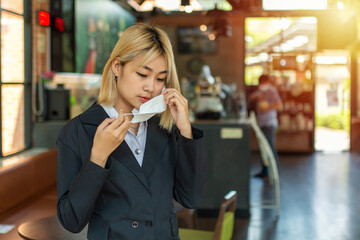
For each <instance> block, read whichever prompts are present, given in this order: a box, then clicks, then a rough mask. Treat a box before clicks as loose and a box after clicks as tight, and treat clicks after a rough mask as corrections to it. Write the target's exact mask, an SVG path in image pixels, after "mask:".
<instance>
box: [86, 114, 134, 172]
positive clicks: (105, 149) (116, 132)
mask: <svg viewBox="0 0 360 240" xmlns="http://www.w3.org/2000/svg"><path fill="white" fill-rule="evenodd" d="M129 126H130V121H129V119H128V118H127V117H126V116H124V114H123V113H122V112H120V113H119V116H118V118H115V117H114V118H106V119H105V120H104V121H103V122H102V123H101V124H100V125H99V126H98V128H97V130H96V133H95V137H94V144H93V147H92V149H91V156H90V161H92V162H94V163H96V164H97V165H99V166H101V167H105V164H106V161H107V159H108V157H109V155H110V154H111V153H112V152H113V151H114V150H115V149H116V148H117V147H118V146H119V145H120V144H121V143H122V141H124V138H125V135H126V132H127V130H128V129H129Z"/></svg>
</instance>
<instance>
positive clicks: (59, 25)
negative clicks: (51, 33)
mask: <svg viewBox="0 0 360 240" xmlns="http://www.w3.org/2000/svg"><path fill="white" fill-rule="evenodd" d="M55 29H56V30H58V31H59V32H64V30H65V28H64V20H63V19H62V18H59V17H56V18H55Z"/></svg>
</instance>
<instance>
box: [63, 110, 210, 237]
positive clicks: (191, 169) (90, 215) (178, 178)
mask: <svg viewBox="0 0 360 240" xmlns="http://www.w3.org/2000/svg"><path fill="white" fill-rule="evenodd" d="M108 117H109V116H108V115H107V114H106V112H105V111H104V109H103V108H102V107H101V106H100V105H97V104H94V105H93V106H91V107H90V108H89V109H88V110H86V111H85V112H84V113H82V114H81V115H79V116H77V117H75V118H74V119H72V120H70V121H69V122H68V123H67V124H66V125H65V126H64V127H63V129H62V130H61V132H60V135H59V137H58V141H57V144H58V166H57V191H58V198H57V215H58V218H59V221H60V222H61V224H62V225H63V226H64V227H65V228H66V229H67V230H69V231H71V232H80V231H81V230H82V229H83V228H84V227H85V226H86V224H89V226H88V239H89V240H93V239H99V240H105V239H124V240H126V239H129V240H150V239H151V240H167V239H179V236H178V224H177V218H176V212H175V209H174V206H173V203H172V199H173V198H175V200H177V201H178V202H179V203H180V204H182V205H183V206H184V207H188V208H196V207H197V205H198V204H199V202H200V199H201V195H202V190H203V186H204V183H205V178H206V171H207V158H206V152H205V146H204V138H203V133H202V131H200V130H198V129H195V128H192V132H193V136H194V139H187V138H185V137H183V136H181V135H180V133H179V131H178V130H177V129H176V128H175V127H174V130H173V131H172V133H168V132H167V131H166V130H164V129H162V128H160V127H159V117H158V116H155V117H153V118H151V119H150V120H148V129H147V131H148V132H147V139H146V146H145V153H144V161H143V166H142V167H140V166H139V164H138V162H137V161H136V159H135V157H134V155H133V153H132V152H131V150H130V148H129V147H128V145H127V144H126V142H125V141H123V142H122V143H121V144H120V145H119V147H118V148H117V149H116V150H115V151H114V152H113V153H112V154H111V155H110V156H109V158H108V160H107V164H106V166H105V168H102V167H100V166H98V165H97V164H95V163H93V162H91V161H90V160H89V159H90V152H91V148H92V145H93V139H94V136H95V132H96V129H97V127H98V125H99V124H100V123H101V122H102V121H103V120H104V119H105V118H108Z"/></svg>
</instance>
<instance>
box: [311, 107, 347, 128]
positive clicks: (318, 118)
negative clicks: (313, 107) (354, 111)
mask: <svg viewBox="0 0 360 240" xmlns="http://www.w3.org/2000/svg"><path fill="white" fill-rule="evenodd" d="M315 122H316V126H318V127H326V128H331V129H342V130H345V131H347V132H348V131H349V130H350V111H344V112H343V113H329V114H316V115H315Z"/></svg>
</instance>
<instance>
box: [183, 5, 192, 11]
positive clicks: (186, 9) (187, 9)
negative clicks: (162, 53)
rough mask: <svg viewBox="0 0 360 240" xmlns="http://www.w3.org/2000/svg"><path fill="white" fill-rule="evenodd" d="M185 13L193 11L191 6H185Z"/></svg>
mask: <svg viewBox="0 0 360 240" xmlns="http://www.w3.org/2000/svg"><path fill="white" fill-rule="evenodd" d="M184 10H185V12H186V13H191V12H192V11H193V10H194V9H193V7H192V6H190V5H187V6H185V9H184Z"/></svg>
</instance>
